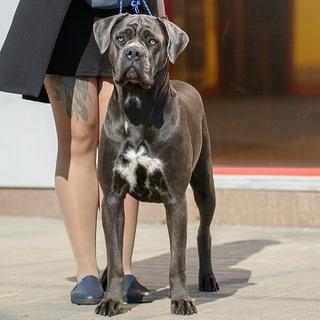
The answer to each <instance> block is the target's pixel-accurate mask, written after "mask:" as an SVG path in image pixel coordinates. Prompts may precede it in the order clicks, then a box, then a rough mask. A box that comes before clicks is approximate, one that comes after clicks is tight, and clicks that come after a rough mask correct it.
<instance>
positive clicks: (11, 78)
mask: <svg viewBox="0 0 320 320" xmlns="http://www.w3.org/2000/svg"><path fill="white" fill-rule="evenodd" d="M76 1H84V0H76ZM70 3H71V0H20V3H19V5H18V7H17V10H16V12H15V15H14V18H13V21H12V24H11V27H10V29H9V32H8V35H7V37H6V40H5V42H4V45H3V47H2V49H1V52H0V91H6V92H11V93H19V94H23V95H24V97H25V98H32V97H39V96H40V98H39V99H36V100H40V101H44V102H48V100H47V97H46V92H45V90H44V87H43V79H44V76H45V74H46V71H47V68H48V65H49V62H50V58H51V55H52V52H53V49H54V45H55V42H56V40H57V38H58V35H59V31H60V29H61V26H62V23H63V20H64V18H65V16H66V13H67V11H68V8H69V5H70ZM150 5H151V8H152V9H153V10H154V11H153V12H156V11H157V10H156V7H157V6H156V1H154V0H153V1H150ZM30 96H31V97H30Z"/></svg>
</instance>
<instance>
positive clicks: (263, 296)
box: [0, 216, 320, 320]
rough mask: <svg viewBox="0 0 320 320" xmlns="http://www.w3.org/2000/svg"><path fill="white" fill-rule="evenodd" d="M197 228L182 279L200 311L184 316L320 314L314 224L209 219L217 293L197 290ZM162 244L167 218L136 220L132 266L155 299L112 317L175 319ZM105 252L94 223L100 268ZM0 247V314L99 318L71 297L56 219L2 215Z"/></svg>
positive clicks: (192, 229) (64, 243) (319, 254)
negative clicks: (185, 277) (253, 223)
mask: <svg viewBox="0 0 320 320" xmlns="http://www.w3.org/2000/svg"><path fill="white" fill-rule="evenodd" d="M196 229H197V226H196V225H190V226H189V235H188V286H189V290H190V292H191V295H192V297H193V298H196V299H197V306H198V315H195V316H190V317H188V319H201V320H202V319H216V320H220V319H221V320H225V319H230V320H231V319H232V320H241V319H245V320H251V319H252V320H257V319H270V320H271V319H272V320H278V319H279V320H289V319H290V320H293V319H295V320H298V319H299V320H300V319H301V320H311V319H312V320H319V319H320V229H297V228H295V229H280V228H262V227H243V226H236V227H235V226H232V227H231V226H214V227H213V228H212V232H213V243H214V247H213V263H214V267H215V270H216V278H217V280H218V282H219V283H220V286H221V290H220V292H219V293H215V294H209V293H199V292H198V291H197V253H196V251H197V250H196V237H195V235H196ZM168 248H169V245H168V236H167V230H166V226H165V225H161V224H153V225H151V224H149V225H148V224H140V225H139V227H138V232H137V240H136V246H135V255H134V261H135V263H134V270H135V273H136V275H137V276H138V277H139V279H141V280H142V282H143V283H144V284H146V285H147V286H148V287H150V288H151V289H153V290H156V293H155V297H156V301H154V302H153V303H151V304H145V305H138V306H134V305H131V306H128V307H129V308H128V309H129V310H128V312H127V313H126V314H124V315H121V316H118V317H116V318H115V319H123V320H126V319H136V320H138V319H139V320H141V319H181V316H173V315H171V314H170V312H169V300H168V298H167V296H168V290H167V288H166V287H167V284H168V280H167V279H168V272H167V270H168V263H169V254H168ZM104 251H105V249H104V241H103V237H102V230H101V226H99V236H98V259H99V265H100V267H101V268H102V267H103V266H104V264H105V252H104ZM0 252H1V258H0V319H1V320H20V319H21V320H22V319H23V320H25V319H32V320H71V319H77V320H82V319H83V320H91V319H103V317H100V316H96V315H95V314H94V307H92V306H76V305H72V304H71V303H69V292H70V290H71V289H72V287H73V286H74V282H73V281H74V277H73V276H74V274H73V271H74V262H73V259H72V255H71V251H70V247H69V243H68V239H67V236H66V233H65V231H64V227H63V223H62V221H61V220H54V219H44V218H25V217H6V216H2V217H0Z"/></svg>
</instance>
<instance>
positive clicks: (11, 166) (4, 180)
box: [0, 0, 57, 188]
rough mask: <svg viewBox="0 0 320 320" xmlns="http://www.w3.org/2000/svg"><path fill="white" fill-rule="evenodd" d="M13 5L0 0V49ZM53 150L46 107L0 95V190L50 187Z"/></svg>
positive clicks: (12, 1)
mask: <svg viewBox="0 0 320 320" xmlns="http://www.w3.org/2000/svg"><path fill="white" fill-rule="evenodd" d="M40 1H41V0H40ZM17 4H18V0H1V1H0V47H1V46H2V44H3V41H4V39H5V37H6V34H7V31H8V29H9V26H10V23H11V20H12V17H13V14H14V11H15V9H16V6H17ZM56 150H57V142H56V132H55V126H54V121H53V116H52V112H51V107H50V105H49V104H44V103H39V102H30V101H26V100H22V98H21V96H20V95H13V94H8V93H3V92H0V188H1V187H53V186H54V166H55V160H56Z"/></svg>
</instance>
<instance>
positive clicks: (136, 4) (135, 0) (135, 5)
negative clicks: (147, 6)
mask: <svg viewBox="0 0 320 320" xmlns="http://www.w3.org/2000/svg"><path fill="white" fill-rule="evenodd" d="M139 6H141V2H140V0H133V1H131V7H132V8H133V9H134V11H135V13H140V10H139Z"/></svg>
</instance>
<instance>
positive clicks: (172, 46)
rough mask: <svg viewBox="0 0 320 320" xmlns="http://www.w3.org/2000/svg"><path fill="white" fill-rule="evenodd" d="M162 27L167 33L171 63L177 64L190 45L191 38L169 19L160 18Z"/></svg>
mask: <svg viewBox="0 0 320 320" xmlns="http://www.w3.org/2000/svg"><path fill="white" fill-rule="evenodd" d="M158 19H159V21H160V23H161V24H162V26H163V27H164V28H165V30H166V31H167V35H168V46H167V52H168V57H169V60H170V62H171V63H175V61H176V59H177V57H178V56H179V54H180V53H181V52H182V51H183V50H184V49H185V48H186V46H187V45H188V43H189V36H188V35H187V34H186V33H185V32H184V31H183V30H181V29H180V28H179V27H178V26H176V25H175V24H174V23H172V22H170V21H169V20H168V19H167V18H158Z"/></svg>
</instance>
